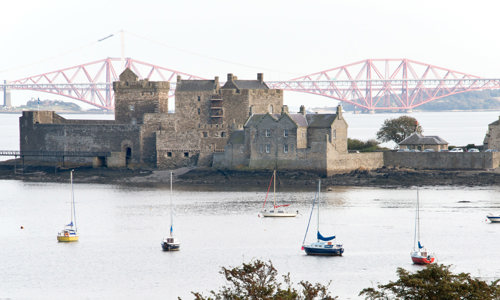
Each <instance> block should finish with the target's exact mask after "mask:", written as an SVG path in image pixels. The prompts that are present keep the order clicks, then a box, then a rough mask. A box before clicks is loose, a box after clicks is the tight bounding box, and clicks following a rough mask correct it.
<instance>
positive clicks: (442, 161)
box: [384, 151, 500, 170]
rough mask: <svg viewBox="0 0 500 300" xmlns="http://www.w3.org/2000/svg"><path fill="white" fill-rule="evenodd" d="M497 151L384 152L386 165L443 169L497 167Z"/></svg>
mask: <svg viewBox="0 0 500 300" xmlns="http://www.w3.org/2000/svg"><path fill="white" fill-rule="evenodd" d="M499 163H500V153H499V152H393V151H387V152H384V165H385V166H386V167H402V168H413V169H443V170H484V169H493V168H498V167H499Z"/></svg>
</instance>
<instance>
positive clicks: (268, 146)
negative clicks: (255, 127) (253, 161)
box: [266, 144, 271, 153]
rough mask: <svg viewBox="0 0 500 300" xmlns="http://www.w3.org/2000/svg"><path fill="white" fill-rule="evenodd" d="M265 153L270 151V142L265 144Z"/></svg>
mask: <svg viewBox="0 0 500 300" xmlns="http://www.w3.org/2000/svg"><path fill="white" fill-rule="evenodd" d="M266 153H271V144H266Z"/></svg>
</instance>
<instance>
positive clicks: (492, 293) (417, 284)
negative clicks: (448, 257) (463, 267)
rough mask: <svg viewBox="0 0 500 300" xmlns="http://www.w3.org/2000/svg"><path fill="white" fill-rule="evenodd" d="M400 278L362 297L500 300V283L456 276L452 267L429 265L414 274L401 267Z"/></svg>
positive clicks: (368, 289) (365, 293)
mask: <svg viewBox="0 0 500 300" xmlns="http://www.w3.org/2000/svg"><path fill="white" fill-rule="evenodd" d="M397 274H398V276H399V279H398V280H397V281H395V282H392V281H391V282H389V283H388V284H381V285H378V289H374V288H366V289H364V290H362V291H361V292H360V293H359V295H360V296H362V295H364V296H365V299H370V300H382V299H383V300H389V299H429V300H441V299H443V300H445V299H446V300H454V299H457V300H458V299H469V300H475V299H477V300H489V299H500V286H499V285H498V282H499V280H496V281H493V282H492V283H490V284H488V283H487V282H485V281H483V280H479V279H477V278H472V277H471V276H470V274H469V273H460V274H453V273H452V272H451V271H450V267H449V266H445V265H438V264H433V265H428V266H427V267H425V268H424V269H422V270H420V271H418V272H416V273H414V274H411V273H409V272H408V271H406V270H405V269H403V268H398V270H397Z"/></svg>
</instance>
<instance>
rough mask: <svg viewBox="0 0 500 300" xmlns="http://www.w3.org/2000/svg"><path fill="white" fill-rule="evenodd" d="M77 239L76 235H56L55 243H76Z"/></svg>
mask: <svg viewBox="0 0 500 300" xmlns="http://www.w3.org/2000/svg"><path fill="white" fill-rule="evenodd" d="M78 238H79V236H78V235H72V236H64V235H58V236H57V241H58V242H77V241H78Z"/></svg>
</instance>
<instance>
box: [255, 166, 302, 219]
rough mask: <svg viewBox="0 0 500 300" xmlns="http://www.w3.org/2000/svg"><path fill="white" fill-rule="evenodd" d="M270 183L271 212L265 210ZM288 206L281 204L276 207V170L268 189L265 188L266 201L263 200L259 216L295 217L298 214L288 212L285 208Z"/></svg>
mask: <svg viewBox="0 0 500 300" xmlns="http://www.w3.org/2000/svg"><path fill="white" fill-rule="evenodd" d="M271 183H273V208H272V209H271V210H266V209H265V207H266V201H267V196H268V195H269V189H270V188H271ZM289 205H290V204H282V205H276V170H274V171H273V177H272V178H271V182H269V187H268V188H267V194H266V199H265V200H264V204H263V205H262V211H261V212H260V215H262V216H263V217H295V216H297V214H298V211H297V212H289V211H287V210H286V209H285V208H286V207H288V206H289Z"/></svg>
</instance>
